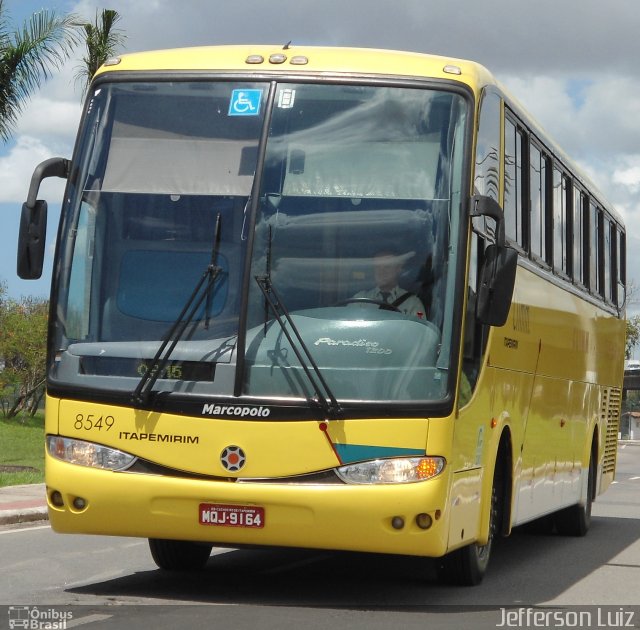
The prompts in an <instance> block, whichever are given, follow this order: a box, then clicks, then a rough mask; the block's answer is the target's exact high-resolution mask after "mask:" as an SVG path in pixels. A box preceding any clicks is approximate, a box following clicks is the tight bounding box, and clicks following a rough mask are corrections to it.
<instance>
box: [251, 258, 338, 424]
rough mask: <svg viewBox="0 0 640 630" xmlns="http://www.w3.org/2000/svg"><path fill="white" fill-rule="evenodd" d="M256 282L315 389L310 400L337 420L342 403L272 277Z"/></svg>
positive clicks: (257, 277) (261, 277) (327, 415)
mask: <svg viewBox="0 0 640 630" xmlns="http://www.w3.org/2000/svg"><path fill="white" fill-rule="evenodd" d="M268 258H269V257H268ZM255 280H256V282H257V283H258V286H259V287H260V290H261V291H262V293H263V295H264V298H265V300H266V303H267V304H268V306H269V307H270V308H271V310H272V311H273V314H274V316H275V319H276V321H277V322H278V324H279V325H280V329H281V330H282V332H283V333H284V336H285V337H286V338H287V341H288V342H289V345H290V346H291V348H292V350H293V352H294V353H295V355H296V357H297V358H298V361H299V363H300V365H301V366H302V369H303V371H304V373H305V374H306V376H307V379H308V380H309V383H310V384H311V387H312V388H313V391H314V392H315V395H316V397H315V398H309V400H310V401H312V402H314V403H316V404H317V405H319V406H320V407H321V409H322V411H324V414H325V418H327V419H330V418H337V417H338V416H339V415H340V414H341V413H342V408H341V407H340V403H339V402H338V401H337V399H336V397H335V396H334V395H333V392H332V391H331V388H330V387H329V384H328V383H327V381H326V380H325V378H324V376H323V375H322V372H321V371H320V368H319V367H318V364H317V363H316V362H315V360H314V358H313V356H312V355H311V352H310V351H309V348H308V347H307V344H306V343H305V342H304V339H303V338H302V336H301V335H300V331H299V330H298V328H297V327H296V325H295V323H294V321H293V318H292V317H291V314H290V313H289V311H288V310H287V307H286V306H285V305H284V303H283V302H282V300H281V299H280V296H279V295H278V293H277V292H276V290H275V288H274V287H273V284H272V282H271V277H270V276H269V275H266V276H255ZM285 320H286V322H285ZM287 324H288V325H289V328H291V332H293V335H294V336H295V341H294V339H293V337H292V335H291V332H290V331H289V330H288V328H287ZM296 342H297V343H296ZM303 353H304V355H305V357H306V360H305V357H303ZM309 366H311V367H309ZM323 390H324V393H323Z"/></svg>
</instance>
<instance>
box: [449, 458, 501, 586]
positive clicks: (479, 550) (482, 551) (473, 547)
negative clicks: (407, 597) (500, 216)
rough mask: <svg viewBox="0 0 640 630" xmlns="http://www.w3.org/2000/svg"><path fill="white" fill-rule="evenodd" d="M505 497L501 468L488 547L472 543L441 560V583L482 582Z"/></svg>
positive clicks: (494, 489) (496, 480) (494, 492)
mask: <svg viewBox="0 0 640 630" xmlns="http://www.w3.org/2000/svg"><path fill="white" fill-rule="evenodd" d="M503 496H504V494H503V484H502V477H501V475H500V474H499V468H496V474H495V475H494V479H493V487H492V489H491V513H490V515H489V519H490V521H489V540H488V542H487V544H486V545H478V544H477V543H472V544H470V545H467V546H466V547H461V548H460V549H456V550H455V551H452V552H451V553H448V554H447V555H445V556H443V557H442V558H440V560H439V562H438V566H437V573H438V581H439V582H441V583H442V584H449V585H456V586H476V585H478V584H480V582H482V579H483V578H484V575H485V573H486V572H487V567H488V566H489V558H490V557H491V547H492V546H493V541H494V539H495V538H496V536H497V533H498V529H499V523H500V514H501V509H502V502H503Z"/></svg>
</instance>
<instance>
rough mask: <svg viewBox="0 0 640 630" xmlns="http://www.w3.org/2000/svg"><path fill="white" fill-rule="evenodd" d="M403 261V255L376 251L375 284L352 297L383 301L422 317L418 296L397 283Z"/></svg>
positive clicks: (423, 311) (422, 306)
mask: <svg viewBox="0 0 640 630" xmlns="http://www.w3.org/2000/svg"><path fill="white" fill-rule="evenodd" d="M403 262H404V260H403V256H399V255H396V254H395V253H394V252H392V251H381V252H378V253H377V254H376V255H375V256H374V258H373V277H374V280H375V283H376V286H375V287H374V288H372V289H368V290H365V291H359V292H358V293H356V294H355V296H354V299H358V298H366V299H370V300H376V301H378V302H383V303H386V304H389V305H390V306H392V307H395V308H397V309H398V310H399V311H400V312H402V313H405V314H406V315H414V316H415V317H419V318H420V319H423V318H424V317H425V313H426V310H425V308H424V305H423V304H422V301H421V300H420V298H419V297H418V296H417V295H415V294H413V293H411V292H409V291H406V290H405V289H403V288H401V287H400V286H399V285H398V278H399V277H400V271H401V270H402V264H403Z"/></svg>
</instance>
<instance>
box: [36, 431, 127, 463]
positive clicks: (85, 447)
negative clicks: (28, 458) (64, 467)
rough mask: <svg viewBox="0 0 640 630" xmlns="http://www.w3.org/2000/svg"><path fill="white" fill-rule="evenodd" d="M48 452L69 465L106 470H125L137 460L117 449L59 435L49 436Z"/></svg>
mask: <svg viewBox="0 0 640 630" xmlns="http://www.w3.org/2000/svg"><path fill="white" fill-rule="evenodd" d="M47 451H48V452H49V455H51V457H55V458H56V459H59V460H61V461H63V462H67V463H69V464H77V465H78V466H89V467H91V468H104V469H105V470H124V469H126V468H129V466H131V464H133V462H135V461H136V459H137V457H136V456H135V455H130V454H129V453H123V452H122V451H119V450H117V449H115V448H109V447H108V446H102V445H101V444H94V443H93V442H85V441H84V440H73V439H71V438H65V437H60V436H59V435H47Z"/></svg>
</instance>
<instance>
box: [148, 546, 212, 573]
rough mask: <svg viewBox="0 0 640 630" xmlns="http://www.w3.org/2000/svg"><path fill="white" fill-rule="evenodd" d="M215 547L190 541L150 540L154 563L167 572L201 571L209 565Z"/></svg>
mask: <svg viewBox="0 0 640 630" xmlns="http://www.w3.org/2000/svg"><path fill="white" fill-rule="evenodd" d="M212 547H213V545H208V544H204V543H196V542H190V541H188V540H165V539H162V538H149V550H150V551H151V556H152V557H153V561H154V562H155V563H156V564H157V565H158V567H159V568H161V569H164V570H165V571H199V570H200V569H203V568H204V565H205V564H207V560H208V559H209V556H210V555H211V549H212Z"/></svg>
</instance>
